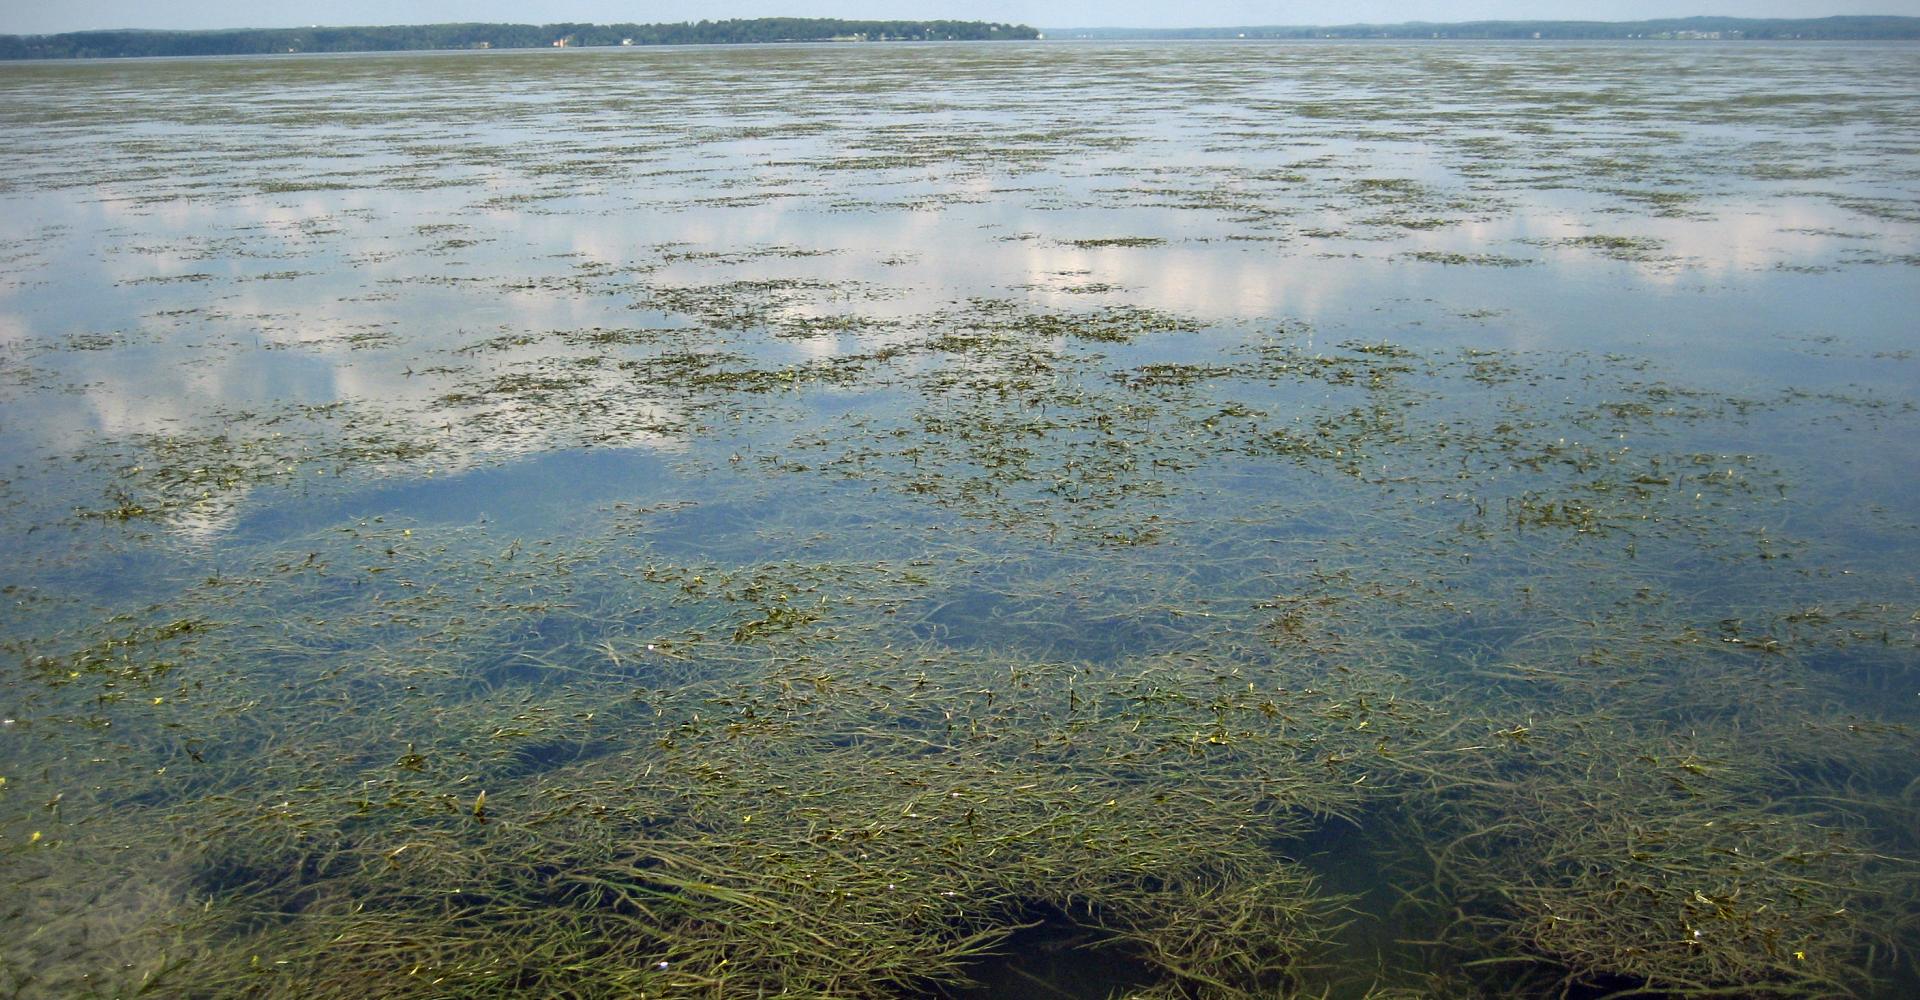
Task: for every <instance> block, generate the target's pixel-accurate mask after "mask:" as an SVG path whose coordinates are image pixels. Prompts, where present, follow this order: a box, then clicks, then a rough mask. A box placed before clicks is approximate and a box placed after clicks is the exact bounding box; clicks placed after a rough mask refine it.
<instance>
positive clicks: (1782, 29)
mask: <svg viewBox="0 0 1920 1000" xmlns="http://www.w3.org/2000/svg"><path fill="white" fill-rule="evenodd" d="M1045 34H1046V37H1048V38H1106V39H1127V38H1270V39H1271V38H1286V39H1300V38H1428V39H1431V38H1522V39H1533V38H1540V39H1589V38H1654V39H1720V40H1739V41H1778V40H1811V41H1835V40H1854V41H1863V40H1875V39H1885V40H1914V39H1920V17H1880V16H1848V17H1820V18H1767V19H1762V18H1745V17H1676V18H1666V19H1662V20H1657V21H1463V22H1457V23H1447V24H1440V23H1433V22H1428V21H1409V22H1406V23H1405V24H1343V25H1333V26H1326V25H1321V26H1303V27H1271V26H1269V27H1243V28H1048V29H1046V32H1045Z"/></svg>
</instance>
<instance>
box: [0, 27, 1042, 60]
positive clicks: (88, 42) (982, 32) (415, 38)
mask: <svg viewBox="0 0 1920 1000" xmlns="http://www.w3.org/2000/svg"><path fill="white" fill-rule="evenodd" d="M1039 35H1040V33H1039V31H1037V30H1035V29H1033V28H1030V27H1027V26H1025V25H1017V24H998V23H991V22H986V21H849V20H842V19H837V18H799V17H762V18H752V19H742V20H727V21H698V22H686V23H678V24H570V23H563V24H484V23H468V24H412V25H389V26H369V27H311V28H239V29H231V30H218V31H146V30H124V31H74V32H67V33H64V34H57V35H0V59H88V58H125V57H137V56H232V55H265V54H269V53H287V52H406V51H417V50H426V49H538V48H574V47H604V46H621V45H713V44H727V43H755V42H760V43H764V42H825V41H850V42H852V41H862V42H880V41H988V40H998V39H1032V38H1038V37H1039Z"/></svg>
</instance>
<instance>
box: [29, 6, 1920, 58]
mask: <svg viewBox="0 0 1920 1000" xmlns="http://www.w3.org/2000/svg"><path fill="white" fill-rule="evenodd" d="M1039 39H1045V40H1050V41H1071V40H1108V41H1126V40H1142V41H1144V40H1154V39H1167V40H1181V39H1185V40H1248V41H1255V40H1275V41H1277V40H1296V41H1303V40H1340V39H1348V40H1359V39H1389V40H1394V39H1398V40H1541V41H1547V40H1553V41H1601V40H1659V41H1664V40H1675V41H1730V42H1739V41H1920V17H1899V16H1891V15H1889V16H1879V15H1873V16H1867V15H1855V16H1840V17H1822V18H1771V19H1767V18H1736V17H1686V18H1667V19H1661V20H1649V21H1462V22H1448V23H1436V22H1421V21H1414V22H1406V23H1403V24H1349V25H1332V26H1326V25H1321V26H1246V27H1228V28H1052V29H1045V30H1041V29H1036V28H1032V27H1029V26H1027V25H1020V24H1002V23H997V22H987V21H853V20H843V19H834V18H791V17H764V18H751V19H735V20H726V21H700V22H681V23H672V24H604V25H602V24H544V25H534V24H491V23H462V24H421V25H383V26H364V27H309V28H232V29H217V30H202V31H153V30H144V29H124V30H106V31H72V32H64V33H60V34H50V35H0V60H8V61H18V60H44V59H124V58H142V57H166V56H239V55H274V54H290V53H349V52H425V51H449V50H465V49H546V48H614V47H636V46H659V45H725V44H767V43H780V42H899V41H919V42H931V41H1031V40H1039Z"/></svg>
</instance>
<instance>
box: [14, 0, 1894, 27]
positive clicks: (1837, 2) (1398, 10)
mask: <svg viewBox="0 0 1920 1000" xmlns="http://www.w3.org/2000/svg"><path fill="white" fill-rule="evenodd" d="M956 8H958V9H956ZM1839 14H1888V15H1901V16H1920V0H1876V2H1874V3H1873V4H1872V6H1871V8H1869V9H1863V5H1862V4H1860V3H1857V2H1847V0H1713V2H1694V0H1688V2H1685V3H1676V2H1674V0H1591V2H1576V0H1404V2H1402V0H1296V2H1254V0H1196V2H1191V3H1186V4H1181V5H1177V6H1172V5H1166V4H1160V3H1148V2H1143V0H1120V2H1113V3H1095V2H1088V0H1068V2H1034V0H988V2H980V3H971V2H970V3H966V4H952V3H933V2H929V0H712V2H695V0H662V2H656V3H651V4H645V5H636V4H632V3H620V2H615V0H548V2H532V3H526V2H521V3H514V2H507V0H413V2H403V3H398V4H396V3H393V2H391V0H387V2H377V0H340V2H333V3H328V4H326V5H324V9H323V10H322V11H320V12H318V13H316V7H315V5H314V4H313V2H312V0H298V2H296V0H251V2H244V3H243V2H239V0H180V2H176V3H172V4H165V5H156V4H152V3H149V2H146V0H77V2H72V3H65V4H57V5H56V4H34V5H31V6H28V5H18V6H5V7H0V34H54V33H59V32H67V31H89V30H98V29H111V28H149V29H160V30H166V29H171V30H201V29H215V28H288V27H305V26H309V25H330V26H332V25H384V24H438V23H447V22H456V21H489V22H509V23H516V24H550V23H555V22H563V21H575V22H590V23H598V24H610V23H618V22H636V23H658V22H678V21H699V20H725V19H729V18H753V17H838V18H858V19H875V20H892V19H899V20H932V19H940V18H947V19H952V20H963V21H995V22H1012V23H1018V24H1027V25H1031V26H1033V27H1037V28H1043V29H1045V28H1054V29H1059V28H1087V27H1114V28H1177V27H1180V28H1206V27H1232V26H1240V25H1315V24H1327V25H1332V24H1361V23H1377V24H1399V23H1403V22H1407V21H1433V22H1459V21H1492V20H1578V21H1639V20H1647V19H1653V18H1668V17H1692V16H1697V15H1712V16H1724V17H1755V18H1807V17H1829V16H1833V15H1839Z"/></svg>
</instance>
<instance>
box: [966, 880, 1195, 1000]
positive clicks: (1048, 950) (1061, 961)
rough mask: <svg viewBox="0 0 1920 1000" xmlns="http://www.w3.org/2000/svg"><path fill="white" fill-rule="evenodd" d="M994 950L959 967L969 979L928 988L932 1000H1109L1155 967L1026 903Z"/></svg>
mask: <svg viewBox="0 0 1920 1000" xmlns="http://www.w3.org/2000/svg"><path fill="white" fill-rule="evenodd" d="M1009 922H1010V923H1012V924H1015V925H1017V926H1018V927H1019V929H1018V930H1016V931H1014V932H1013V933H1012V934H1009V935H1008V936H1007V937H1006V939H1005V940H1003V941H1001V942H1000V943H999V944H997V945H995V946H994V948H993V953H992V954H990V955H986V956H983V957H981V958H978V959H975V960H974V961H972V962H970V963H968V964H966V965H965V966H962V968H961V970H960V972H961V974H962V975H964V976H965V977H966V978H967V979H968V980H970V982H969V983H967V984H965V985H959V986H948V987H943V988H938V989H935V990H933V991H932V992H930V993H929V994H928V996H929V997H930V998H934V1000H1110V998H1112V997H1116V996H1125V995H1127V994H1129V993H1131V992H1133V991H1136V990H1141V989H1145V988H1147V987H1150V986H1153V985H1155V983H1156V981H1157V980H1158V978H1159V977H1158V976H1157V975H1156V973H1155V971H1154V969H1153V968H1152V967H1151V966H1149V965H1148V964H1147V963H1145V962H1144V961H1142V960H1140V958H1138V957H1137V956H1136V955H1135V954H1134V953H1133V951H1132V949H1131V948H1130V947H1129V945H1128V944H1127V943H1126V942H1125V941H1123V940H1121V939H1119V938H1118V937H1116V936H1115V935H1114V934H1113V933H1112V932H1110V931H1105V930H1101V929H1099V928H1098V927H1094V926H1088V925H1087V924H1086V923H1083V922H1081V921H1077V920H1075V919H1074V918H1073V917H1072V916H1071V915H1069V914H1068V913H1067V912H1066V911H1064V910H1062V909H1060V908H1059V907H1057V906H1052V905H1049V904H1044V903H1035V904H1030V905H1028V906H1026V907H1025V908H1023V909H1022V910H1021V911H1020V912H1019V913H1017V914H1016V915H1015V916H1013V917H1012V918H1010V919H1009Z"/></svg>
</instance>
